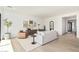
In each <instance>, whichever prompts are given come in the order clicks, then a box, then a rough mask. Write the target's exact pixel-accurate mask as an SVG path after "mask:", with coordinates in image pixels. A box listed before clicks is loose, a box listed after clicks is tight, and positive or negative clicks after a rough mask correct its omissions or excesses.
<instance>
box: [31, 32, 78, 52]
mask: <svg viewBox="0 0 79 59" xmlns="http://www.w3.org/2000/svg"><path fill="white" fill-rule="evenodd" d="M32 52H79V39H77V38H76V37H75V35H74V33H67V34H65V35H63V36H60V37H59V39H57V40H55V41H52V42H50V43H48V44H45V45H43V46H41V47H38V48H36V49H34V50H32Z"/></svg>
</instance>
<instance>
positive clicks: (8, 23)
mask: <svg viewBox="0 0 79 59" xmlns="http://www.w3.org/2000/svg"><path fill="white" fill-rule="evenodd" d="M4 25H5V26H6V27H7V33H9V28H10V27H11V25H12V22H11V21H10V20H8V19H5V20H4Z"/></svg>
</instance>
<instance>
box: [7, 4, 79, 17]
mask: <svg viewBox="0 0 79 59" xmlns="http://www.w3.org/2000/svg"><path fill="white" fill-rule="evenodd" d="M8 8H9V9H10V10H13V11H14V12H17V13H20V14H24V15H34V16H37V15H38V16H51V15H60V14H66V13H71V12H75V11H79V7H78V6H15V7H14V6H12V7H8Z"/></svg>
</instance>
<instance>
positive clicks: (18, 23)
mask: <svg viewBox="0 0 79 59" xmlns="http://www.w3.org/2000/svg"><path fill="white" fill-rule="evenodd" d="M1 16H2V17H1V38H2V36H3V35H4V34H5V33H6V27H5V26H4V21H3V20H4V19H6V18H7V19H8V20H11V21H12V26H11V27H10V30H9V31H10V32H11V34H12V36H16V35H17V33H18V32H19V31H20V30H23V29H24V28H23V21H24V20H33V21H35V22H36V23H37V24H38V23H39V24H41V25H42V22H41V19H40V17H38V16H25V15H19V14H16V13H13V12H4V13H2V12H1Z"/></svg>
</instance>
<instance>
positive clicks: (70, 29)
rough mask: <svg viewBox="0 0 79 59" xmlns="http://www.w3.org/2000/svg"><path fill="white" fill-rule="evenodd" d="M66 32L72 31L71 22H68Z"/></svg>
mask: <svg viewBox="0 0 79 59" xmlns="http://www.w3.org/2000/svg"><path fill="white" fill-rule="evenodd" d="M68 32H72V22H68Z"/></svg>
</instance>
